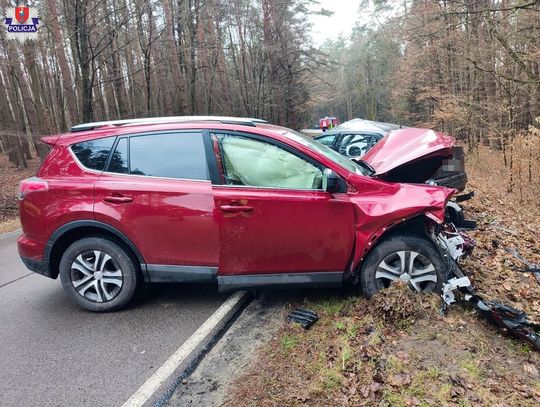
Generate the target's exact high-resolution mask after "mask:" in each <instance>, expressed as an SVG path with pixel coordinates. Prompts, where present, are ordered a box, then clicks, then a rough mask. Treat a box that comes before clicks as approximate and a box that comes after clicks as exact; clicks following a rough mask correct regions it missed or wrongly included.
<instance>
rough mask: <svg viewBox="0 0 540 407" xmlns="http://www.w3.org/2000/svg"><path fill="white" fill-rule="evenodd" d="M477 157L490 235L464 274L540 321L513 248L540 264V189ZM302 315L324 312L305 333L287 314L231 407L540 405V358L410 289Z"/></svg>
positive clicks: (473, 160) (536, 288)
mask: <svg viewBox="0 0 540 407" xmlns="http://www.w3.org/2000/svg"><path fill="white" fill-rule="evenodd" d="M468 157H469V158H468V162H467V172H468V175H469V179H470V182H469V188H470V189H471V190H474V191H475V192H476V196H475V198H474V199H473V200H471V201H469V202H467V203H466V204H464V207H465V210H466V215H467V217H468V218H472V219H477V220H478V223H479V227H478V229H477V230H475V231H474V232H471V233H470V235H471V236H472V237H473V238H474V239H476V241H477V247H476V249H475V252H474V254H473V256H472V257H471V258H470V259H467V260H466V261H465V262H464V263H463V268H464V269H465V270H466V271H467V272H468V273H469V275H470V276H471V277H472V279H473V280H474V282H475V285H476V286H477V288H478V289H479V293H480V294H481V295H483V296H485V297H487V298H489V299H498V300H500V301H501V302H504V303H507V304H509V305H513V306H515V307H517V308H520V309H523V310H525V311H526V312H527V313H528V314H529V316H530V318H531V319H533V320H536V321H537V322H539V321H540V285H539V284H538V282H537V281H536V280H535V279H534V277H533V276H532V275H527V274H522V273H519V272H518V271H516V270H517V269H518V268H520V267H521V265H520V264H519V263H517V262H515V261H514V260H513V259H512V258H511V257H510V256H509V255H508V254H507V253H506V252H505V251H504V247H512V248H515V249H517V250H518V251H519V252H521V253H522V254H523V256H524V257H526V258H528V259H529V260H531V261H533V262H537V263H540V239H539V232H538V231H540V216H539V215H540V205H539V203H538V198H537V197H538V196H539V193H540V186H539V185H538V183H539V182H540V179H538V177H537V178H534V179H533V182H528V179H527V177H526V176H523V177H522V178H517V177H516V176H515V173H514V174H513V177H514V178H513V180H512V184H511V186H510V182H509V180H510V169H509V167H508V166H505V165H504V157H503V155H502V153H500V152H492V151H490V150H488V149H487V148H484V147H481V148H480V150H479V151H477V152H474V153H473V154H469V156H468ZM507 158H508V157H507ZM514 160H516V158H515V157H514ZM507 163H508V162H507ZM534 170H536V168H535V169H534ZM515 171H516V162H515V161H514V172H515ZM521 174H522V175H523V174H524V172H522V173H521ZM296 306H302V307H306V308H310V309H313V310H315V311H317V312H318V313H319V315H320V316H321V319H320V321H319V322H318V323H316V324H315V325H314V326H313V327H312V328H311V329H310V330H308V331H304V330H303V329H301V328H299V327H296V326H294V325H290V324H288V323H286V322H285V319H284V315H285V314H284V315H283V318H282V319H281V320H280V322H276V323H278V324H279V325H280V328H279V330H278V331H277V333H276V334H275V335H274V336H273V338H272V339H271V340H270V341H268V342H267V343H266V344H264V345H263V346H262V347H260V348H259V350H258V351H257V352H256V353H254V355H253V357H252V362H251V364H250V365H249V367H246V368H245V369H244V370H243V372H242V373H241V374H240V376H239V377H238V378H237V380H236V382H235V383H234V385H232V386H230V387H229V392H228V396H227V397H226V399H225V400H226V403H225V404H226V405H230V406H296V405H309V406H329V405H332V406H341V405H343V406H362V405H369V406H538V405H540V373H539V369H540V353H539V352H536V351H534V350H532V349H531V348H530V347H529V346H528V345H526V344H523V343H521V342H517V341H515V340H513V339H511V338H509V337H507V336H506V335H505V334H504V333H503V332H501V331H500V330H498V329H496V328H494V327H492V326H490V325H488V324H487V323H486V322H484V321H483V320H481V319H480V318H479V317H478V316H477V315H476V313H475V311H473V310H472V309H468V308H466V307H464V306H462V305H455V306H452V307H451V309H450V311H449V312H448V314H447V315H446V316H443V315H442V314H441V313H440V312H439V311H440V306H441V301H440V299H439V298H438V297H437V296H435V295H422V296H420V295H414V294H413V293H412V292H410V291H409V290H408V289H407V288H406V287H401V286H394V287H393V288H390V289H389V290H386V292H384V293H382V294H379V295H377V296H376V297H374V298H373V299H372V300H367V299H364V298H358V297H355V296H348V295H347V294H329V295H328V296H327V297H322V298H320V297H319V298H309V297H307V298H305V299H303V300H299V301H298V302H297V303H292V304H290V306H289V307H288V308H287V309H286V310H285V311H284V313H286V312H288V311H291V310H292V309H293V308H294V307H296Z"/></svg>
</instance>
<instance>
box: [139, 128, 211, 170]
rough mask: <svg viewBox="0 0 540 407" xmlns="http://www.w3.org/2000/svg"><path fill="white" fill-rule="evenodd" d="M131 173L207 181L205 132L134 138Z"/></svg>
mask: <svg viewBox="0 0 540 407" xmlns="http://www.w3.org/2000/svg"><path fill="white" fill-rule="evenodd" d="M129 161H130V171H131V172H130V173H131V174H134V175H147V176H152V177H163V178H182V179H194V180H208V179H209V174H208V166H207V163H206V155H205V151H204V143H203V137H202V133H199V132H193V133H173V134H156V135H149V136H136V137H131V138H130V140H129Z"/></svg>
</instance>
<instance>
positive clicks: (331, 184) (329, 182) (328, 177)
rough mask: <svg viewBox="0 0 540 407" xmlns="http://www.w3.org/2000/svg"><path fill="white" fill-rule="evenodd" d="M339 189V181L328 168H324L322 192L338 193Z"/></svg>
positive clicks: (337, 176)
mask: <svg viewBox="0 0 540 407" xmlns="http://www.w3.org/2000/svg"><path fill="white" fill-rule="evenodd" d="M340 189H341V179H340V178H339V175H337V174H336V173H335V172H334V171H332V170H331V169H330V168H326V169H325V170H324V172H323V190H324V191H326V192H329V193H331V194H333V193H336V192H338V191H339V190H340Z"/></svg>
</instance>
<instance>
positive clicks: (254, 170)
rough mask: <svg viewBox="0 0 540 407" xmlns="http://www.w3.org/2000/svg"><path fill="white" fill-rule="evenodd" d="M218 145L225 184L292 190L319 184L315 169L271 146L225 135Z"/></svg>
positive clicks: (313, 187) (309, 187) (316, 186)
mask: <svg viewBox="0 0 540 407" xmlns="http://www.w3.org/2000/svg"><path fill="white" fill-rule="evenodd" d="M221 147H222V152H223V161H224V165H225V173H226V177H227V183H229V184H233V185H235V184H236V185H248V186H255V187H266V188H292V189H321V187H322V172H321V170H320V169H319V168H317V167H315V166H314V165H313V164H311V163H309V162H307V161H305V160H303V159H302V158H300V157H297V156H296V155H294V154H292V153H290V152H288V151H286V150H284V149H282V148H279V147H277V146H275V145H272V144H268V143H264V142H261V141H257V140H252V139H248V138H244V137H235V136H225V137H223V138H222V139H221Z"/></svg>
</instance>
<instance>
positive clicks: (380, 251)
mask: <svg viewBox="0 0 540 407" xmlns="http://www.w3.org/2000/svg"><path fill="white" fill-rule="evenodd" d="M447 276H448V272H447V266H446V263H445V262H444V261H443V259H442V258H441V255H440V254H439V251H438V250H437V248H436V247H435V246H434V244H433V243H432V242H431V241H430V240H428V239H427V238H424V237H421V236H417V235H395V236H392V237H390V238H388V239H386V240H384V241H382V242H380V243H379V244H378V245H377V246H375V247H374V248H373V249H372V250H371V252H370V253H369V254H368V256H367V258H366V260H365V261H364V263H363V264H362V267H361V269H360V288H361V290H362V293H363V294H364V295H365V296H367V297H371V296H372V295H374V294H375V293H377V292H378V291H380V290H381V289H383V288H385V287H388V286H389V285H390V284H391V283H392V282H393V281H398V280H401V281H404V282H407V283H408V284H409V286H410V287H411V288H412V289H413V290H416V291H419V292H436V293H440V292H441V291H442V285H443V284H444V283H445V282H446V280H447Z"/></svg>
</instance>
